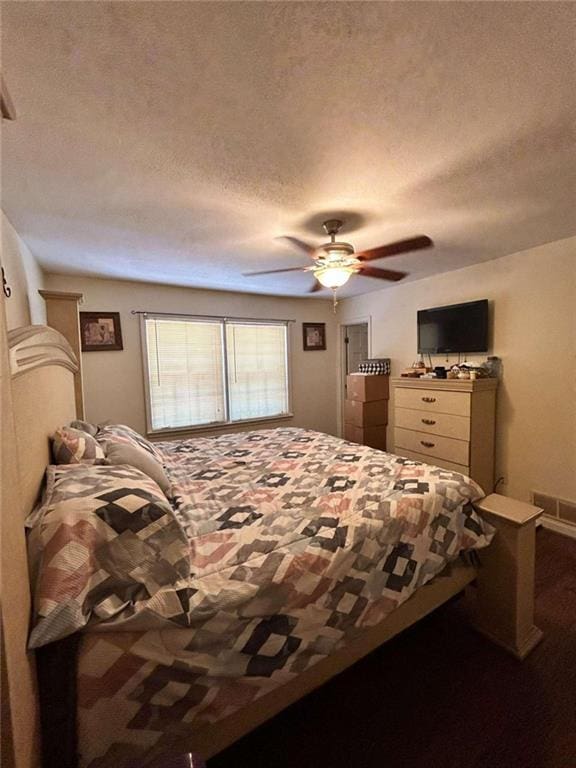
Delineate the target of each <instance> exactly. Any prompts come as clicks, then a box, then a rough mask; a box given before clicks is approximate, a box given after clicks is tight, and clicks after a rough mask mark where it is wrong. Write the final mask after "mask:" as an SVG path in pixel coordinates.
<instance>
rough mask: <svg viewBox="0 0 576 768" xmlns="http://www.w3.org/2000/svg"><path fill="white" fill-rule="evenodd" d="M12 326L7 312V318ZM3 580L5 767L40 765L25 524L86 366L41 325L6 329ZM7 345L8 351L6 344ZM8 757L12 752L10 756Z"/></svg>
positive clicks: (58, 336)
mask: <svg viewBox="0 0 576 768" xmlns="http://www.w3.org/2000/svg"><path fill="white" fill-rule="evenodd" d="M0 315H1V320H2V326H4V312H2V313H0ZM1 333H2V340H3V341H4V339H6V340H7V345H6V346H7V348H5V349H3V350H2V369H1V370H2V410H1V414H2V509H1V525H2V539H1V548H2V572H1V576H2V580H1V585H2V587H1V589H2V592H1V595H2V604H1V611H2V613H1V618H2V641H3V651H4V661H5V665H4V666H3V669H2V673H3V681H2V682H3V686H2V706H3V708H7V710H8V712H9V715H8V717H7V718H6V720H5V721H4V723H5V724H7V725H8V728H9V729H10V733H9V734H8V735H7V736H6V739H5V738H4V737H5V735H6V734H4V733H3V738H2V752H3V754H2V762H3V764H5V765H6V766H15V768H31V766H37V765H38V705H37V697H36V680H35V670H34V660H33V655H32V654H30V653H29V652H27V650H26V645H27V640H28V631H29V620H30V587H29V575H28V561H27V555H26V541H25V534H24V525H23V523H24V518H25V516H26V515H27V514H28V512H30V511H31V510H32V509H33V507H34V505H35V503H36V500H37V498H38V494H39V491H40V488H41V486H42V480H43V477H44V473H45V470H46V466H47V464H49V463H50V444H49V436H50V435H51V434H52V433H53V432H54V430H55V429H56V428H57V427H60V426H62V425H65V424H68V423H69V422H70V421H71V420H72V419H74V418H75V417H76V406H75V397H74V374H75V373H76V372H77V371H78V364H77V361H76V358H75V356H74V353H73V352H72V348H71V347H70V345H69V343H68V342H67V341H66V339H65V338H64V337H63V336H62V335H61V334H60V333H59V332H58V331H55V330H54V329H53V328H48V327H47V326H42V325H34V326H26V327H24V328H17V329H15V330H12V331H8V332H7V333H6V331H5V328H4V327H2V329H1ZM3 346H4V345H3ZM5 750H6V751H5Z"/></svg>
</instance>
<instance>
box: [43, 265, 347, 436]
mask: <svg viewBox="0 0 576 768" xmlns="http://www.w3.org/2000/svg"><path fill="white" fill-rule="evenodd" d="M46 283H47V285H46V287H47V288H49V289H51V290H58V291H79V292H82V293H83V294H84V303H83V304H82V305H81V307H80V310H81V311H82V310H84V311H100V312H101V311H105V310H108V311H114V312H120V319H121V324H122V336H123V342H124V350H123V351H118V352H85V353H84V354H83V355H82V363H83V375H84V397H85V404H86V417H87V419H88V420H90V421H94V422H100V421H106V420H111V421H112V422H121V423H125V424H128V425H130V426H131V427H133V428H134V429H136V430H138V431H139V432H143V433H144V432H145V431H146V414H145V402H144V379H143V370H142V352H141V345H140V323H139V318H138V316H134V315H131V314H130V312H131V310H132V309H140V310H148V311H155V312H182V313H196V314H214V315H222V316H224V315H229V316H237V317H255V318H270V319H293V320H296V321H297V322H296V323H291V324H290V329H291V334H292V335H291V349H292V406H293V408H292V409H293V412H294V418H293V419H291V420H290V421H287V420H281V421H278V422H277V423H273V422H266V423H265V424H263V426H266V427H269V426H280V425H287V424H290V425H293V426H303V427H309V428H312V429H317V430H319V431H321V432H328V433H332V434H335V433H336V429H337V424H336V412H337V407H336V376H335V375H334V372H335V370H336V333H335V328H336V320H335V316H334V314H333V312H332V305H331V303H330V302H329V301H323V300H320V301H319V300H315V299H298V298H295V299H292V298H280V297H274V296H256V295H253V294H241V293H229V292H224V291H222V292H221V291H207V290H197V289H191V288H177V287H171V286H162V285H151V284H147V283H136V282H124V281H119V280H101V279H97V278H83V277H73V276H64V275H47V277H46ZM302 322H322V323H326V337H327V350H326V351H315V352H304V351H303V349H302ZM244 428H246V427H244ZM227 431H230V428H227ZM206 434H209V432H208V433H206Z"/></svg>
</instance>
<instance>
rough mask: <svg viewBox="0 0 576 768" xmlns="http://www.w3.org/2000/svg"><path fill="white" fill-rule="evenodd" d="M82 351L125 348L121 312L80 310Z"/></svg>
mask: <svg viewBox="0 0 576 768" xmlns="http://www.w3.org/2000/svg"><path fill="white" fill-rule="evenodd" d="M80 337H81V339H82V352H104V351H111V350H115V349H124V347H123V346H122V329H121V328H120V313H119V312H80Z"/></svg>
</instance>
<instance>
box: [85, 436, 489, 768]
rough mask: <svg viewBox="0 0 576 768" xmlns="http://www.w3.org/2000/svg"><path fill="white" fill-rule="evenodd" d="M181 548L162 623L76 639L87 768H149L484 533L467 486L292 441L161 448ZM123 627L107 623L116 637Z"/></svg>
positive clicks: (370, 619)
mask: <svg viewBox="0 0 576 768" xmlns="http://www.w3.org/2000/svg"><path fill="white" fill-rule="evenodd" d="M156 448H157V449H158V450H159V451H161V452H162V455H163V460H164V465H165V468H166V471H167V473H168V475H169V477H170V480H171V482H172V493H173V495H174V500H175V507H176V514H177V516H178V517H179V520H180V523H181V525H182V526H183V527H184V529H185V530H186V533H187V536H188V539H189V543H190V556H191V576H190V581H189V586H188V588H187V589H184V590H182V589H181V590H178V594H177V595H174V594H172V595H171V598H172V599H173V598H174V597H177V599H178V601H179V605H180V609H179V612H173V613H172V615H171V617H170V623H169V624H165V625H164V626H154V627H151V628H148V629H143V628H142V627H138V629H139V630H142V631H127V630H130V623H129V622H128V624H127V625H126V626H125V627H124V628H123V629H124V631H112V632H110V633H107V632H106V631H104V630H106V629H107V625H106V623H104V624H100V625H96V626H94V627H91V629H92V631H90V632H87V633H86V634H85V635H84V636H83V639H82V643H81V648H80V655H79V671H78V725H79V742H80V754H81V765H82V766H85V767H89V768H109V767H112V766H113V767H114V768H122V767H123V766H125V765H127V764H128V763H129V762H130V761H134V760H136V761H137V762H138V765H142V766H144V765H147V764H148V763H149V762H151V761H152V760H154V759H155V758H157V757H158V756H159V755H162V754H165V753H166V754H177V753H179V752H184V751H188V750H189V749H190V746H191V745H190V739H191V738H193V734H194V730H195V728H197V727H199V726H200V725H202V724H206V723H214V722H217V721H218V720H220V719H222V718H224V717H226V716H227V715H230V714H231V713H233V712H234V711H236V710H238V709H239V708H241V707H243V706H246V705H247V704H249V703H250V702H253V701H254V700H256V699H258V698H259V697H260V696H262V695H264V694H266V693H268V692H269V691H271V690H272V689H274V688H276V687H278V686H280V685H282V684H284V683H286V682H288V681H290V680H291V679H293V678H294V677H295V676H297V675H298V674H299V673H301V672H302V671H304V670H306V669H308V668H309V667H311V666H313V665H314V664H315V663H317V662H319V661H320V660H322V659H324V658H325V657H326V656H328V655H329V654H331V653H333V652H334V651H335V650H337V649H338V648H340V647H342V646H343V645H345V644H346V643H347V642H349V641H350V640H352V639H354V638H355V637H356V636H357V635H358V634H360V633H361V632H362V631H363V629H364V628H366V627H369V626H373V625H375V624H377V623H379V622H380V621H382V620H383V619H384V618H385V617H386V616H387V615H388V614H390V613H391V612H392V611H393V610H394V609H395V608H396V607H398V606H399V605H400V604H402V603H403V602H404V601H405V600H407V599H408V598H409V597H410V595H411V594H413V593H414V591H415V590H416V589H417V588H418V587H420V586H421V585H423V584H425V583H426V582H428V581H430V580H431V579H432V578H433V577H434V576H435V575H436V574H438V573H439V572H440V571H441V570H442V569H443V568H444V567H445V565H446V563H448V562H450V561H452V560H454V559H456V558H457V557H458V556H459V554H460V553H462V552H463V551H468V550H471V549H479V548H482V547H485V546H487V545H488V543H489V542H490V540H491V538H492V536H493V530H492V529H491V528H490V526H489V525H488V524H486V523H485V522H484V521H482V519H481V518H479V517H478V516H477V515H476V513H475V512H474V509H473V508H472V505H471V502H473V501H475V500H476V499H478V498H481V497H482V496H483V493H482V491H481V489H480V488H479V487H478V486H477V485H476V483H474V482H473V481H472V480H470V479H469V478H466V477H464V476H463V475H460V474H458V473H455V472H451V471H447V470H445V469H440V468H437V467H432V466H429V465H424V464H419V463H418V462H415V461H411V460H408V459H403V458H400V457H397V456H393V455H391V454H387V453H383V452H380V451H376V450H373V449H371V448H368V447H366V446H361V445H357V444H353V443H347V442H345V441H343V440H339V439H338V438H334V437H331V436H329V435H324V434H320V433H317V432H312V431H310V430H302V429H295V428H283V429H275V430H264V431H257V432H248V433H246V432H245V433H238V434H228V435H224V436H221V437H217V438H197V439H194V440H185V441H179V442H170V443H160V444H158V443H157V444H156ZM117 628H118V627H117V626H114V624H112V625H111V626H110V629H112V630H116V629H117Z"/></svg>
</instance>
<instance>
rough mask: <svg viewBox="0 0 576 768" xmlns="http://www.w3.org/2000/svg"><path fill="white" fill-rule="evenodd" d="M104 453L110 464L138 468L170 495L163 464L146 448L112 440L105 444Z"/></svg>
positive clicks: (168, 482)
mask: <svg viewBox="0 0 576 768" xmlns="http://www.w3.org/2000/svg"><path fill="white" fill-rule="evenodd" d="M104 451H105V453H106V460H107V462H108V463H109V464H129V465H130V466H131V467H136V469H139V470H140V471H141V472H144V474H145V475H148V477H151V478H152V480H154V482H155V483H158V485H159V486H160V488H161V489H162V491H163V492H164V493H166V494H168V492H169V490H170V480H168V477H167V475H166V472H164V468H163V467H162V464H160V462H159V461H157V460H156V459H155V458H154V456H152V454H150V453H148V451H145V450H144V448H140V446H138V445H130V444H129V443H116V442H114V441H112V440H107V441H106V442H105V443H104Z"/></svg>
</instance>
